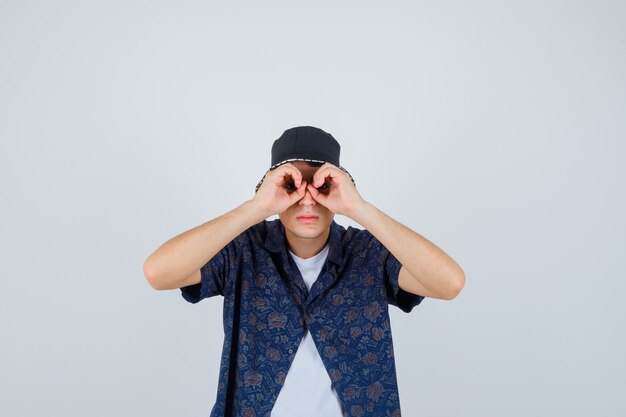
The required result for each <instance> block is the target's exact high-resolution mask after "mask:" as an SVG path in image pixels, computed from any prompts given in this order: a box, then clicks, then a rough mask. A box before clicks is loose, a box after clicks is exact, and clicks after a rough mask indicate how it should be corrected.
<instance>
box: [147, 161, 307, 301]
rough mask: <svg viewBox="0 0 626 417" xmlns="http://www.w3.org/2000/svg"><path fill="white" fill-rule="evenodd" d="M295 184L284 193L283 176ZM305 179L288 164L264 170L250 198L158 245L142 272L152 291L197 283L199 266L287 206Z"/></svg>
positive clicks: (297, 196) (298, 195) (301, 190)
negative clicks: (258, 185)
mask: <svg viewBox="0 0 626 417" xmlns="http://www.w3.org/2000/svg"><path fill="white" fill-rule="evenodd" d="M288 177H292V178H293V180H294V182H295V185H296V186H297V187H298V188H297V190H296V191H295V192H292V193H290V192H288V191H287V188H286V183H287V181H286V179H287V178H288ZM305 190H306V181H302V173H301V172H300V171H299V170H298V169H297V168H296V167H295V166H294V165H293V164H290V163H286V164H284V165H281V166H280V167H278V168H276V169H274V170H272V171H269V172H267V173H266V175H265V177H264V180H263V184H262V185H261V187H259V189H258V190H257V192H256V194H255V195H254V198H252V199H251V200H248V201H246V202H244V203H243V204H241V205H240V206H239V207H237V208H235V209H233V210H231V211H229V212H228V213H225V214H223V215H221V216H220V217H217V218H215V219H213V220H210V221H208V222H206V223H203V224H201V225H200V226H196V227H194V228H193V229H190V230H188V231H186V232H184V233H181V234H180V235H178V236H175V237H173V238H172V239H170V240H168V241H167V242H165V243H164V244H162V245H161V246H160V247H159V248H158V249H157V250H156V251H154V253H152V254H151V255H150V256H149V257H148V258H147V259H146V261H145V262H144V265H143V273H144V275H145V276H146V279H147V280H148V282H149V283H150V285H151V286H152V288H154V289H156V290H171V289H175V288H181V287H185V286H187V285H191V284H196V283H198V282H200V279H201V276H200V272H199V271H200V268H202V266H204V265H205V264H206V263H207V262H208V261H209V260H210V259H211V258H212V257H213V256H215V255H216V254H217V253H218V252H219V251H220V250H222V248H224V247H225V246H226V245H227V244H228V243H229V242H230V241H232V240H233V239H235V238H236V237H237V236H239V235H240V234H241V233H243V232H244V231H246V230H247V229H248V228H249V227H252V226H254V225H255V224H257V223H259V222H261V221H263V220H265V219H267V218H268V217H270V216H272V215H274V214H278V213H281V212H283V211H284V210H286V209H287V208H289V207H290V206H291V205H292V204H294V203H295V202H297V201H298V200H299V199H301V198H302V197H303V196H304V193H305Z"/></svg>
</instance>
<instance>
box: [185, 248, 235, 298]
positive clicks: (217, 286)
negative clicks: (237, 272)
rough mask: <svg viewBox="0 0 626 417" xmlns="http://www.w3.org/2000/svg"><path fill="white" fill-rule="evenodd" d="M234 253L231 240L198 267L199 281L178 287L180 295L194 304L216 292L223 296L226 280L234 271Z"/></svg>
mask: <svg viewBox="0 0 626 417" xmlns="http://www.w3.org/2000/svg"><path fill="white" fill-rule="evenodd" d="M236 254H237V251H236V246H235V241H234V240H233V241H231V242H230V243H228V244H227V245H226V246H224V248H222V250H220V251H219V252H218V253H217V254H215V256H213V257H212V258H211V259H209V261H208V262H207V263H206V264H204V266H202V268H200V282H199V283H197V284H192V285H188V286H186V287H181V288H180V291H181V295H182V297H183V298H184V299H185V300H186V301H188V302H190V303H192V304H195V303H197V302H198V301H201V300H203V299H205V298H207V297H213V296H214V295H218V294H219V295H222V296H223V295H224V288H225V286H226V282H227V280H228V279H229V277H230V276H231V273H232V272H234V265H235V260H236Z"/></svg>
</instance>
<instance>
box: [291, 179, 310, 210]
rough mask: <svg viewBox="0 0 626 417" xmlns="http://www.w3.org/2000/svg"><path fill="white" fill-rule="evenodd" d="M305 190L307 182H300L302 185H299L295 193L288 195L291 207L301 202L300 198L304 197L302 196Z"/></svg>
mask: <svg viewBox="0 0 626 417" xmlns="http://www.w3.org/2000/svg"><path fill="white" fill-rule="evenodd" d="M306 188H307V182H306V181H302V184H301V185H300V187H298V188H297V189H296V191H294V192H293V193H291V194H290V195H289V201H290V202H291V204H292V205H293V204H295V203H297V202H298V201H300V200H302V198H303V197H304V194H305V193H306Z"/></svg>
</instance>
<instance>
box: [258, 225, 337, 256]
mask: <svg viewBox="0 0 626 417" xmlns="http://www.w3.org/2000/svg"><path fill="white" fill-rule="evenodd" d="M328 246H329V248H328V258H327V259H328V260H329V261H331V262H333V263H335V264H337V265H341V264H342V263H343V256H342V255H343V250H342V247H341V226H340V225H339V224H337V223H336V222H335V221H334V220H333V221H332V223H331V224H330V238H329V242H328ZM265 248H266V249H267V250H269V251H272V252H281V251H285V253H287V245H286V238H285V226H283V223H282V222H281V221H280V219H276V220H274V221H271V222H268V223H267V235H266V236H265Z"/></svg>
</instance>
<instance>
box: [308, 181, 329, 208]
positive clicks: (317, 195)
mask: <svg viewBox="0 0 626 417" xmlns="http://www.w3.org/2000/svg"><path fill="white" fill-rule="evenodd" d="M307 188H308V189H309V192H310V193H311V197H313V200H315V201H317V202H318V203H320V204H321V205H323V206H324V207H326V200H328V196H326V195H324V194H322V193H320V192H319V191H317V188H315V187H314V186H313V184H309V185H308V186H307Z"/></svg>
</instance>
